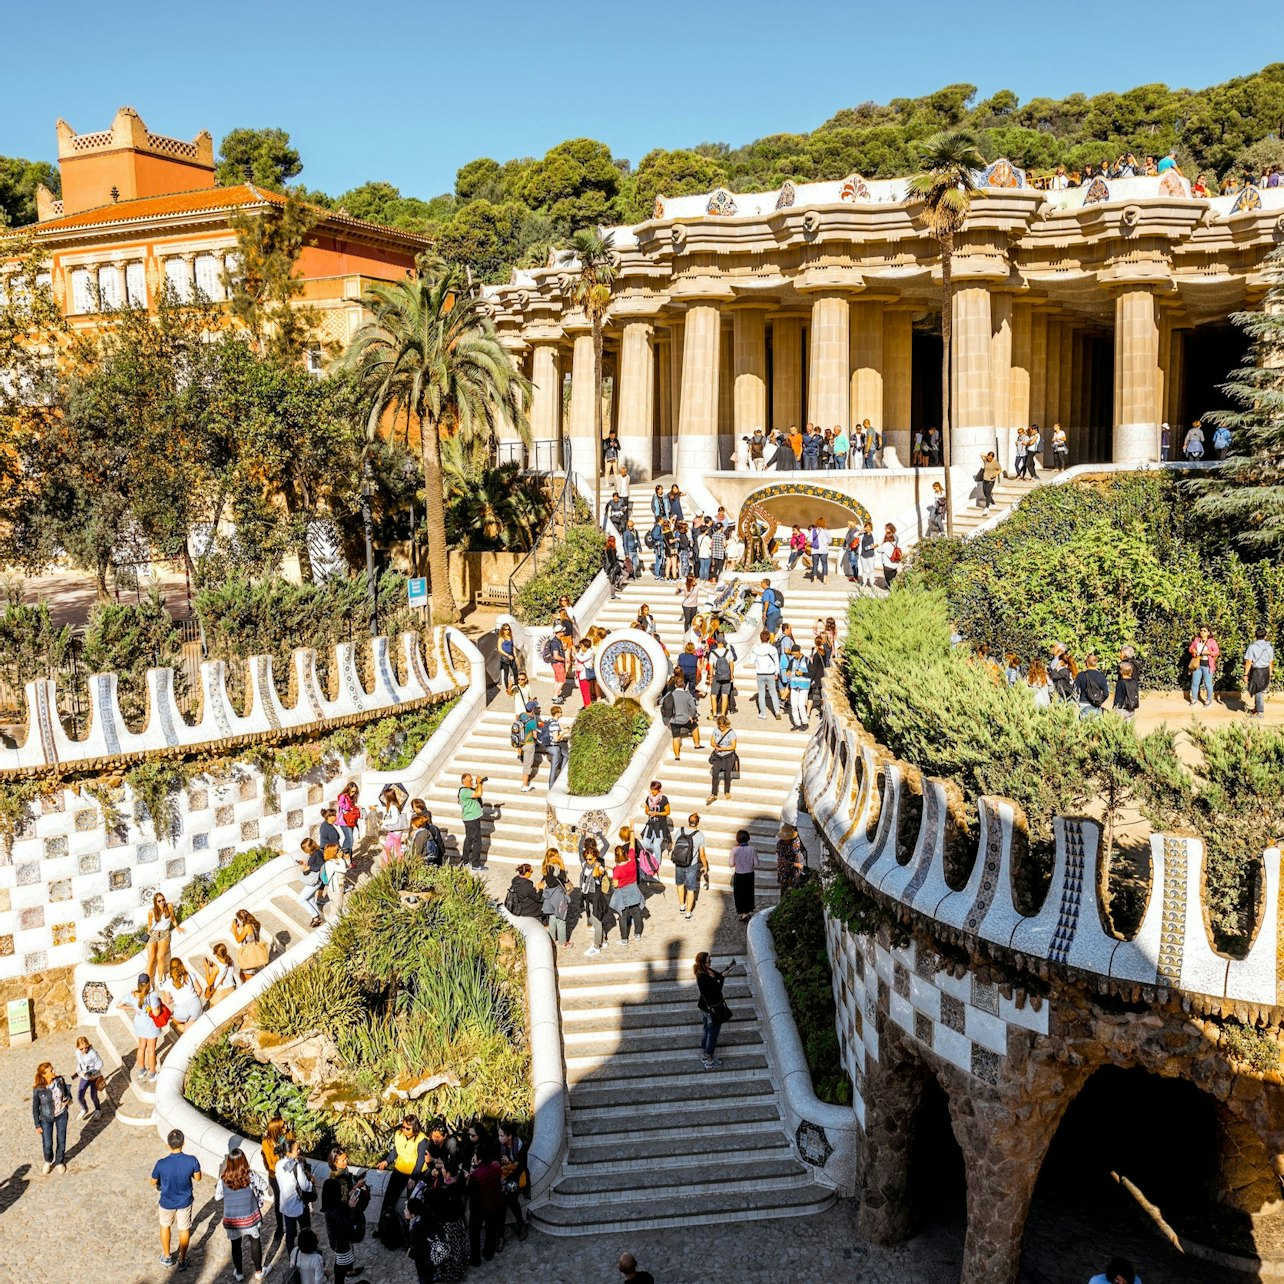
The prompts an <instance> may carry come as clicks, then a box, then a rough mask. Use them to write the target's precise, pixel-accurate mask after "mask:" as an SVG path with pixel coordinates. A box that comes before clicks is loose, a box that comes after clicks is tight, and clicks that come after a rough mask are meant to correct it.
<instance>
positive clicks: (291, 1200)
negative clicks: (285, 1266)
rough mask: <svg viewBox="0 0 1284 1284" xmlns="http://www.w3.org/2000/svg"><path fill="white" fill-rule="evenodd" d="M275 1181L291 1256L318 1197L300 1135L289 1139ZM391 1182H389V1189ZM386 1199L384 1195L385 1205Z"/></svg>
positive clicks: (310, 1223) (310, 1220)
mask: <svg viewBox="0 0 1284 1284" xmlns="http://www.w3.org/2000/svg"><path fill="white" fill-rule="evenodd" d="M276 1184H277V1188H278V1189H279V1190H280V1192H281V1216H282V1217H284V1218H285V1252H286V1256H287V1257H288V1256H289V1254H290V1253H291V1252H292V1251H293V1249H294V1245H295V1241H296V1240H297V1238H298V1234H299V1232H300V1231H301V1230H306V1229H307V1228H308V1227H309V1226H311V1225H312V1214H311V1213H310V1212H309V1211H308V1210H309V1206H310V1205H311V1204H312V1203H313V1201H314V1200H315V1199H316V1197H317V1192H316V1187H315V1186H314V1184H313V1181H312V1169H311V1167H310V1166H309V1164H308V1161H307V1158H306V1157H305V1156H304V1154H303V1146H302V1144H301V1143H300V1142H299V1140H298V1139H297V1138H291V1139H289V1140H288V1141H287V1142H286V1146H285V1156H284V1157H283V1158H282V1159H281V1160H280V1162H279V1163H278V1164H277V1166H276ZM391 1185H392V1183H391V1182H389V1188H391ZM398 1193H400V1190H398ZM387 1202H388V1201H387V1197H386V1196H385V1197H384V1203H385V1205H386V1204H387ZM394 1203H395V1200H394Z"/></svg>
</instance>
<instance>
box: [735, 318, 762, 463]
mask: <svg viewBox="0 0 1284 1284" xmlns="http://www.w3.org/2000/svg"><path fill="white" fill-rule="evenodd" d="M731 325H732V332H733V335H734V342H735V362H734V367H733V376H734V380H735V383H734V388H733V400H734V412H733V419H734V429H735V445H736V446H739V445H740V444H741V441H740V439H741V438H742V437H751V436H752V435H753V434H754V432H755V431H756V430H758V429H760V428H761V429H762V430H763V431H764V432H765V431H766V430H767V428H768V427H769V426H770V425H769V424H768V423H767V314H766V313H765V312H764V311H763V309H762V308H760V307H750V306H748V305H745V306H741V307H737V308H736V309H735V310H734V311H733V312H732V314H731Z"/></svg>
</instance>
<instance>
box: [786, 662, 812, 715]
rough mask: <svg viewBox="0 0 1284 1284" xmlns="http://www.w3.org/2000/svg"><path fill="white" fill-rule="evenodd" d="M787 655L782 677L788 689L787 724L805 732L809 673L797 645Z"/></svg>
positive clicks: (809, 684) (809, 687)
mask: <svg viewBox="0 0 1284 1284" xmlns="http://www.w3.org/2000/svg"><path fill="white" fill-rule="evenodd" d="M787 654H788V659H787V660H786V661H785V664H784V676H785V682H786V685H787V686H788V687H789V724H790V726H792V727H793V729H794V730H795V731H806V730H807V725H808V723H809V721H810V715H809V714H808V712H807V697H808V695H809V694H810V692H811V671H810V669H809V668H808V665H807V661H806V660H805V659H804V658H803V653H802V648H801V647H799V646H798V645H797V644H795V645H794V646H793V647H792V648H791V649H790V650H789V652H788V653H787Z"/></svg>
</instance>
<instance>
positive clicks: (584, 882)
mask: <svg viewBox="0 0 1284 1284" xmlns="http://www.w3.org/2000/svg"><path fill="white" fill-rule="evenodd" d="M614 890H615V885H614V883H612V881H611V876H610V875H609V874H608V873H607V872H606V866H604V865H603V864H602V861H601V859H600V858H599V856H598V853H597V843H596V841H595V840H593V839H591V838H590V839H588V840H587V841H586V842H585V844H584V850H583V851H582V852H581V853H580V907H581V908H582V909H583V911H584V913H585V914H586V915H587V916H588V921H589V927H590V928H591V929H592V931H593V939H592V941H591V942H590V943H589V945H588V947H587V948H586V949H585V951H584V953H585V954H586V955H587V956H588V957H589V958H593V957H594V956H596V955H598V954H600V953H601V952H602V951H603V950H604V949H606V948H607V947H608V945H609V944H610V943H609V942H608V941H607V939H606V938H607V934H608V933H609V932H610V930H611V907H610V899H611V893H612V892H613V891H614Z"/></svg>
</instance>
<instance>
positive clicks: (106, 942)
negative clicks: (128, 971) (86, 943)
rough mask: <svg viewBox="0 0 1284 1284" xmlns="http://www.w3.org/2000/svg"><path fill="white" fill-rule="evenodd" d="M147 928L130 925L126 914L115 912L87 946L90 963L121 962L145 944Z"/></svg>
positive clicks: (141, 948)
mask: <svg viewBox="0 0 1284 1284" xmlns="http://www.w3.org/2000/svg"><path fill="white" fill-rule="evenodd" d="M147 936H148V932H147V928H146V926H143V927H131V926H130V918H129V915H128V914H117V915H116V917H115V918H114V919H112V921H111V922H110V923H108V924H107V926H106V927H104V928H103V930H102V931H101V932H100V933H99V934H98V937H97V939H96V940H94V941H93V942H92V943H91V944H90V947H89V961H90V962H91V963H123V962H124V961H125V960H126V959H132V958H133V957H134V955H135V954H138V953H139V952H140V951H142V950H143V949H144V948H145V947H146V945H147Z"/></svg>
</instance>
